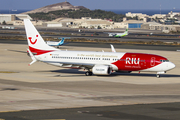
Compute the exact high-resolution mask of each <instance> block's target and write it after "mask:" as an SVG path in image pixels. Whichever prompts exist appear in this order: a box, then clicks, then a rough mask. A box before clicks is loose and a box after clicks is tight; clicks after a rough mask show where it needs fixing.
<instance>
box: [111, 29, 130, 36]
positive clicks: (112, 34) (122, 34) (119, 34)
mask: <svg viewBox="0 0 180 120" xmlns="http://www.w3.org/2000/svg"><path fill="white" fill-rule="evenodd" d="M108 34H109V37H119V38H120V37H124V36H126V35H128V29H126V31H125V32H123V33H108Z"/></svg>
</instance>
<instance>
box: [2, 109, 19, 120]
mask: <svg viewBox="0 0 180 120" xmlns="http://www.w3.org/2000/svg"><path fill="white" fill-rule="evenodd" d="M21 111H22V110H12V111H11V110H10V111H0V113H8V112H21ZM0 120H1V119H0Z"/></svg>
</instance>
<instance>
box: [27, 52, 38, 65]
mask: <svg viewBox="0 0 180 120" xmlns="http://www.w3.org/2000/svg"><path fill="white" fill-rule="evenodd" d="M27 50H28V52H29V55H30V57H31V59H32V60H33V61H32V62H31V63H29V66H30V65H32V64H33V63H35V62H36V61H37V60H36V58H35V57H34V55H33V54H32V52H31V51H30V50H29V49H27Z"/></svg>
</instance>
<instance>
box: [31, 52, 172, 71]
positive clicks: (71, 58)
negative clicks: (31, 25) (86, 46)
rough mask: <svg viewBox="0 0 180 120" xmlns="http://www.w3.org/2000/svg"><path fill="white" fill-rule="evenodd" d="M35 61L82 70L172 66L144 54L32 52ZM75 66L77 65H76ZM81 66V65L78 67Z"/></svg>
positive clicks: (161, 68)
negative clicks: (96, 67)
mask: <svg viewBox="0 0 180 120" xmlns="http://www.w3.org/2000/svg"><path fill="white" fill-rule="evenodd" d="M30 50H31V52H33V53H36V59H37V60H39V61H43V62H46V63H49V64H53V65H56V66H62V67H72V68H76V67H77V68H83V67H84V66H83V65H86V66H87V64H89V65H90V66H93V65H98V64H99V65H110V66H111V68H112V70H113V71H156V72H157V71H159V72H161V71H168V70H170V69H172V68H174V67H175V66H174V64H173V63H171V62H169V61H168V60H167V59H166V58H165V57H162V56H158V55H153V54H144V53H121V52H116V53H112V52H91V51H90V52H89V51H88V52H86V51H39V52H37V50H35V51H33V49H32V48H31V49H30ZM76 64H77V65H76ZM79 64H81V65H79Z"/></svg>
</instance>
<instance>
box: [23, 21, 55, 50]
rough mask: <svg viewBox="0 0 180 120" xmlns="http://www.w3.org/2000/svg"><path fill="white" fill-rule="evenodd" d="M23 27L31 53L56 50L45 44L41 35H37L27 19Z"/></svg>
mask: <svg viewBox="0 0 180 120" xmlns="http://www.w3.org/2000/svg"><path fill="white" fill-rule="evenodd" d="M24 25H25V30H26V36H27V41H28V45H29V49H30V51H31V52H32V53H34V52H36V51H42V50H48V51H54V50H57V49H56V48H54V47H51V46H49V45H47V44H46V42H45V41H44V40H43V38H42V37H41V35H40V34H39V32H38V31H37V30H36V28H35V27H34V25H33V24H32V23H31V21H30V20H29V19H24Z"/></svg>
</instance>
